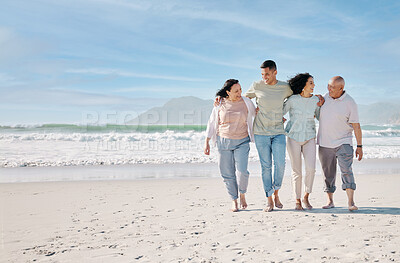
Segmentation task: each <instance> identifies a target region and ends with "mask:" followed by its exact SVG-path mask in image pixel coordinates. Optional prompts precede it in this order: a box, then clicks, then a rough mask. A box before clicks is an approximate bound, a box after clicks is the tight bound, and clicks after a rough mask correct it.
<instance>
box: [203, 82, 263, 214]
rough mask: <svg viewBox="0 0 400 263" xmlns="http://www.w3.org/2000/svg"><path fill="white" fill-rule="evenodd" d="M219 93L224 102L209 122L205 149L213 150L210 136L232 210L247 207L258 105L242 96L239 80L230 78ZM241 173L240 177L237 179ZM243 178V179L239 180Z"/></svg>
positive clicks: (206, 151)
mask: <svg viewBox="0 0 400 263" xmlns="http://www.w3.org/2000/svg"><path fill="white" fill-rule="evenodd" d="M216 96H220V97H221V98H223V99H222V100H221V104H220V105H219V106H217V107H214V109H213V111H212V113H211V116H210V119H209V121H208V125H207V131H206V133H207V138H206V142H205V147H204V153H205V154H206V155H209V154H210V143H209V142H210V140H212V141H213V142H214V144H216V145H217V148H218V165H219V170H220V173H221V176H222V178H223V179H224V182H225V186H226V188H227V190H228V194H229V196H230V197H231V199H232V209H231V210H232V211H233V212H237V211H239V204H238V192H239V193H240V206H241V208H242V209H245V208H246V207H247V203H246V198H245V193H246V191H247V185H248V182H249V171H247V164H248V159H249V151H250V145H249V143H250V141H252V142H253V141H254V135H253V120H254V116H255V112H256V111H255V107H254V104H253V103H252V102H251V100H250V99H249V98H246V97H242V88H241V86H240V84H239V81H238V80H235V79H228V80H227V81H226V82H225V84H224V86H223V87H222V89H220V90H219V91H218V92H217V94H216ZM236 175H238V177H239V180H237V179H236ZM238 181H239V182H238Z"/></svg>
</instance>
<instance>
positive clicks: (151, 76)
mask: <svg viewBox="0 0 400 263" xmlns="http://www.w3.org/2000/svg"><path fill="white" fill-rule="evenodd" d="M66 73H74V74H92V75H113V76H121V77H132V78H145V79H163V80H175V81H189V82H205V81H209V79H204V78H191V77H182V76H168V75H158V74H146V73H135V72H131V71H125V70H121V69H110V68H90V69H69V70H67V71H66Z"/></svg>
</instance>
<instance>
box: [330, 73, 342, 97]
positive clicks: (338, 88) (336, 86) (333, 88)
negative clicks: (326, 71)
mask: <svg viewBox="0 0 400 263" xmlns="http://www.w3.org/2000/svg"><path fill="white" fill-rule="evenodd" d="M343 89H344V81H342V80H341V79H338V78H337V77H333V78H331V79H330V80H329V82H328V91H329V96H331V98H333V99H337V98H340V96H342V94H343Z"/></svg>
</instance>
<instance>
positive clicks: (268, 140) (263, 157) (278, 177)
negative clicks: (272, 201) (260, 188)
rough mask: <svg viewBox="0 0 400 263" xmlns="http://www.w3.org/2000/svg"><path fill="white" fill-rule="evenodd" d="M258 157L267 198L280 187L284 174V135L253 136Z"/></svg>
mask: <svg viewBox="0 0 400 263" xmlns="http://www.w3.org/2000/svg"><path fill="white" fill-rule="evenodd" d="M254 141H255V143H256V147H257V151H258V156H259V157H260V163H261V173H262V180H263V185H264V191H265V194H266V196H267V197H269V196H271V195H272V194H273V193H274V191H275V190H278V189H280V188H281V186H282V180H283V175H284V173H285V155H286V139H285V135H284V134H279V135H271V136H268V135H258V134H254ZM272 158H273V160H274V178H273V180H272Z"/></svg>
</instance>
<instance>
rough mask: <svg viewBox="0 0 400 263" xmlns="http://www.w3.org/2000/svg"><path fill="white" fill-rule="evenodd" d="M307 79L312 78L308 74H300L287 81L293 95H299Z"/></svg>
mask: <svg viewBox="0 0 400 263" xmlns="http://www.w3.org/2000/svg"><path fill="white" fill-rule="evenodd" d="M309 78H313V76H311V75H310V74H309V73H300V74H297V75H296V76H294V77H293V78H291V79H289V80H288V83H289V86H290V88H291V89H292V91H293V94H300V93H301V92H302V91H303V89H304V87H305V86H306V84H307V81H308V79H309Z"/></svg>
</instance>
